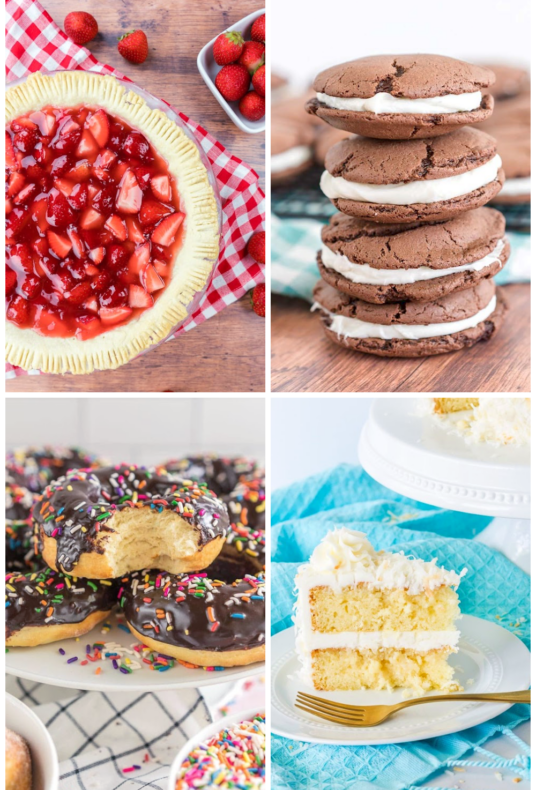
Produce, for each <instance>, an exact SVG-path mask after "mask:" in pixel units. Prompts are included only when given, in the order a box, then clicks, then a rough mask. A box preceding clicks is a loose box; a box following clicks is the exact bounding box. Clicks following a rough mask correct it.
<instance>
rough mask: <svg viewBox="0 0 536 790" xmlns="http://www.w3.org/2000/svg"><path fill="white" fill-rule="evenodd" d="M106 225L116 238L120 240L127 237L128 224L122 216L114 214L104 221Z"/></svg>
mask: <svg viewBox="0 0 536 790" xmlns="http://www.w3.org/2000/svg"><path fill="white" fill-rule="evenodd" d="M104 227H105V228H108V230H110V231H111V232H112V233H113V235H114V236H115V237H116V239H119V241H125V240H126V238H127V226H126V225H125V223H124V222H123V220H122V219H121V217H119V216H117V214H112V215H111V216H110V217H108V219H107V220H106V222H105V223H104Z"/></svg>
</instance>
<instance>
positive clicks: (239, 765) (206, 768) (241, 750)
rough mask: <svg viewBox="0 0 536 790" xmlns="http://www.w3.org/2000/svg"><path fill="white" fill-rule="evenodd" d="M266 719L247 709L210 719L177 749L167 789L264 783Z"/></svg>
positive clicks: (253, 787) (251, 788)
mask: <svg viewBox="0 0 536 790" xmlns="http://www.w3.org/2000/svg"><path fill="white" fill-rule="evenodd" d="M265 730H266V719H265V714H264V711H260V712H259V711H258V710H249V711H242V712H241V713H236V714H234V715H233V716H228V717H226V718H223V719H218V721H215V722H212V724H209V725H208V726H207V727H205V728H204V729H203V730H201V732H199V733H198V734H197V735H196V736H195V738H191V739H190V740H189V741H188V743H187V744H186V745H185V746H184V747H183V748H182V749H181V751H180V752H179V753H178V755H177V757H176V758H175V761H174V763H173V765H172V766H171V773H170V777H169V785H168V790H191V788H198V787H202V788H205V790H212V788H214V790H231V788H233V790H235V789H236V788H238V787H239V788H240V790H260V789H261V788H264V786H265V772H266V767H265V749H266V732H265Z"/></svg>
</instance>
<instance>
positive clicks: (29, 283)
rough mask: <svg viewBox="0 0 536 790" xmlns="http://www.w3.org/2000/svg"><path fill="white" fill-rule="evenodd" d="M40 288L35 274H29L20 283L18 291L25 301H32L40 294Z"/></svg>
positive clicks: (39, 282)
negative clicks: (19, 290)
mask: <svg viewBox="0 0 536 790" xmlns="http://www.w3.org/2000/svg"><path fill="white" fill-rule="evenodd" d="M41 287H42V285H41V278H40V277H37V276H36V275H35V274H29V275H28V276H27V277H25V278H24V280H23V281H22V285H21V287H20V289H21V291H22V293H23V294H24V296H25V297H26V298H27V299H33V298H34V296H37V294H38V293H40V291H41Z"/></svg>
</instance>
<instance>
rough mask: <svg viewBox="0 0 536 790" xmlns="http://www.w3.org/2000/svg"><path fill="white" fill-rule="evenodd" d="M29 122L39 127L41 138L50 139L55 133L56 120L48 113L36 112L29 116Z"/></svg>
mask: <svg viewBox="0 0 536 790" xmlns="http://www.w3.org/2000/svg"><path fill="white" fill-rule="evenodd" d="M30 121H33V123H35V124H36V125H37V126H38V127H39V133H40V134H41V135H42V136H43V137H52V135H53V134H54V132H55V131H56V119H55V117H54V116H53V115H52V113H50V112H44V111H43V110H38V111H37V112H33V113H32V114H31V115H30Z"/></svg>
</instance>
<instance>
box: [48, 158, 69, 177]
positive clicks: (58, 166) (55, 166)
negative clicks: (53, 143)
mask: <svg viewBox="0 0 536 790" xmlns="http://www.w3.org/2000/svg"><path fill="white" fill-rule="evenodd" d="M73 164H74V162H73V159H72V157H71V155H70V154H62V156H57V157H56V158H55V159H54V161H53V162H52V165H51V167H50V174H51V175H52V176H54V178H59V177H60V176H63V175H65V173H66V172H67V170H71V168H72V166H73Z"/></svg>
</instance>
